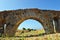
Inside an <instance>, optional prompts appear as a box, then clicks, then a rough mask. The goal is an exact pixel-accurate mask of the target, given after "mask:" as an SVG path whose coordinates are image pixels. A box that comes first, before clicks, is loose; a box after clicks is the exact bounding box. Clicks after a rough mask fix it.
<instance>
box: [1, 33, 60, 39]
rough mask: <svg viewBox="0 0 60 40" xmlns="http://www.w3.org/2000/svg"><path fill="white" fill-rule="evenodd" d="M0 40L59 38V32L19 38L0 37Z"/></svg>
mask: <svg viewBox="0 0 60 40" xmlns="http://www.w3.org/2000/svg"><path fill="white" fill-rule="evenodd" d="M0 40H60V33H56V34H49V35H44V36H39V37H27V38H20V37H5V38H2V37H0Z"/></svg>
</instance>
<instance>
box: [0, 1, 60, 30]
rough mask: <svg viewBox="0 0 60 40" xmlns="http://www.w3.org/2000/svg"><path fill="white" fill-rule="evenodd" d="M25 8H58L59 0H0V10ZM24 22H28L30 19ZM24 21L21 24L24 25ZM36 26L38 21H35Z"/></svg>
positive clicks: (59, 8)
mask: <svg viewBox="0 0 60 40" xmlns="http://www.w3.org/2000/svg"><path fill="white" fill-rule="evenodd" d="M26 8H39V9H49V10H60V0H0V11H4V10H16V9H26ZM32 22H34V21H32ZM25 23H28V24H29V23H30V21H29V22H25ZM25 23H24V24H23V26H24V25H25ZM31 24H32V23H31ZM32 25H35V24H32ZM37 26H40V25H39V23H37ZM33 27H34V26H33ZM31 28H32V26H31ZM34 28H35V27H34ZM36 28H37V27H36ZM37 29H38V28H37Z"/></svg>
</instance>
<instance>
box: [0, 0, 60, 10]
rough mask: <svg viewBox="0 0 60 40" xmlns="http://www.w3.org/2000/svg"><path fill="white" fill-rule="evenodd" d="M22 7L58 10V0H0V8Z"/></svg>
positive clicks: (59, 7) (59, 2)
mask: <svg viewBox="0 0 60 40" xmlns="http://www.w3.org/2000/svg"><path fill="white" fill-rule="evenodd" d="M24 8H39V9H51V10H60V0H0V10H13V9H24Z"/></svg>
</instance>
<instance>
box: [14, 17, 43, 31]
mask: <svg viewBox="0 0 60 40" xmlns="http://www.w3.org/2000/svg"><path fill="white" fill-rule="evenodd" d="M27 19H34V20H37V21H39V22H40V23H41V24H42V26H43V28H44V23H43V21H42V20H41V19H39V18H37V17H27V18H23V19H21V20H20V21H18V22H17V23H16V24H15V26H14V29H15V30H17V28H18V26H19V25H20V24H21V23H22V22H23V21H25V20H27Z"/></svg>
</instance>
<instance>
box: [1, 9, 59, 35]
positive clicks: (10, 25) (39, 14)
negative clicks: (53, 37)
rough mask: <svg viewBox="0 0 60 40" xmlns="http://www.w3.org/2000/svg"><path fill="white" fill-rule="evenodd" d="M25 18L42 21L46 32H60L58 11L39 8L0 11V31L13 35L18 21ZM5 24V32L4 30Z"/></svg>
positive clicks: (20, 21)
mask: <svg viewBox="0 0 60 40" xmlns="http://www.w3.org/2000/svg"><path fill="white" fill-rule="evenodd" d="M27 19H35V20H37V21H39V22H41V23H42V25H43V28H44V30H45V32H46V33H54V25H53V20H54V22H55V28H56V32H60V11H54V10H40V9H19V10H10V11H2V12H0V33H3V34H7V35H9V36H13V35H14V33H15V32H16V30H17V28H18V26H19V24H20V23H22V22H23V21H24V20H27ZM4 24H6V32H4V31H5V30H4Z"/></svg>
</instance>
